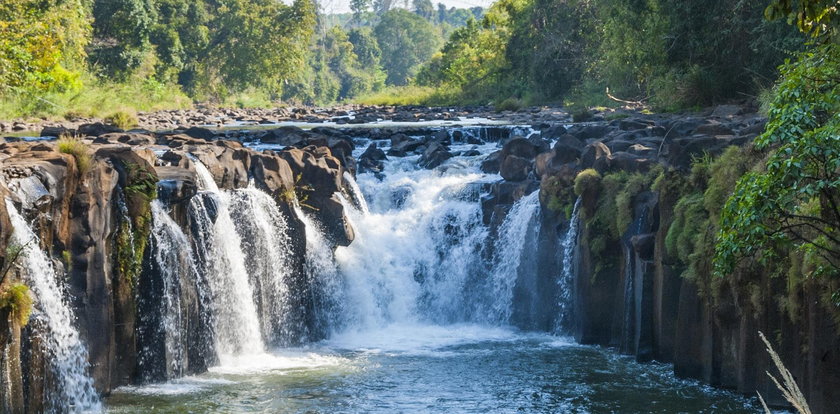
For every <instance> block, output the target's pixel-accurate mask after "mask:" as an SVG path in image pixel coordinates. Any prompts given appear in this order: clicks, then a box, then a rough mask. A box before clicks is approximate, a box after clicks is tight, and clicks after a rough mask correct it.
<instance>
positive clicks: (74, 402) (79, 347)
mask: <svg viewBox="0 0 840 414" xmlns="http://www.w3.org/2000/svg"><path fill="white" fill-rule="evenodd" d="M6 209H7V210H8V212H9V218H10V219H11V223H12V228H13V229H14V230H13V232H12V243H14V244H17V245H19V246H22V248H23V251H22V254H21V256H20V260H21V267H22V268H23V269H24V273H25V276H24V278H25V281H26V282H27V284H28V285H29V286H30V287H31V288H32V290H33V292H34V293H35V297H36V300H35V309H34V316H35V317H36V318H39V319H40V320H42V321H43V322H44V325H45V326H46V328H47V332H46V336H45V338H44V339H45V341H44V342H45V343H46V348H47V350H48V352H49V355H48V359H49V364H50V366H51V369H52V371H53V375H54V376H55V378H56V381H57V383H56V384H55V389H50V390H48V391H46V395H47V399H48V401H47V407H48V410H49V411H50V412H56V413H63V412H68V413H83V412H99V411H101V410H102V406H101V403H100V401H99V396H98V394H97V392H96V390H95V389H94V388H93V379H92V378H91V377H90V375H89V374H88V368H89V364H88V353H87V349H86V348H85V346H84V344H83V343H82V341H81V339H80V338H79V332H78V331H77V330H76V328H75V327H74V317H73V314H72V311H71V309H70V306H69V305H68V304H67V300H66V298H65V293H64V287H63V286H61V285H60V284H59V281H60V280H62V277H61V276H60V275H58V274H57V273H56V271H55V269H54V267H53V263H52V260H50V258H49V256H48V255H47V253H46V252H44V251H43V250H41V248H40V247H39V241H38V237H37V236H36V235H35V233H34V232H33V231H32V229H31V228H30V226H29V223H27V222H26V220H25V219H24V218H23V216H21V215H20V213H18V211H17V209H16V208H15V206H14V204H13V203H12V202H11V201H9V200H6Z"/></svg>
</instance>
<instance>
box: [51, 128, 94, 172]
mask: <svg viewBox="0 0 840 414" xmlns="http://www.w3.org/2000/svg"><path fill="white" fill-rule="evenodd" d="M57 145H58V152H61V153H64V154H70V155H72V156H73V158H75V159H76V167H78V168H79V173H80V174H81V175H84V174H85V173H87V172H88V171H89V170H90V167H91V165H92V164H93V157H92V156H91V154H90V148H88V145H87V144H85V143H84V142H82V140H80V139H78V138H71V137H67V136H63V137H61V138H59V139H58V142H57Z"/></svg>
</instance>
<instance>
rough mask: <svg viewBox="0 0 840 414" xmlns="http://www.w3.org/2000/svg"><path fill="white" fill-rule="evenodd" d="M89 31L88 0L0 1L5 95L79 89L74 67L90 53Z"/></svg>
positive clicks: (0, 83)
mask: <svg viewBox="0 0 840 414" xmlns="http://www.w3.org/2000/svg"><path fill="white" fill-rule="evenodd" d="M56 28H61V30H56ZM89 36H90V26H89V25H88V23H87V12H86V8H85V7H84V2H83V1H82V0H15V1H3V2H0V96H16V95H21V94H22V95H23V96H28V97H30V98H31V97H32V96H33V95H36V96H37V94H39V93H43V92H45V91H63V90H70V89H75V88H78V86H79V85H78V81H77V79H78V74H76V73H74V72H72V71H71V70H68V68H70V69H73V67H72V66H73V62H76V61H78V60H80V59H82V58H84V55H85V52H84V47H85V45H86V44H87V42H88V40H89ZM68 63H69V64H70V65H69V66H68Z"/></svg>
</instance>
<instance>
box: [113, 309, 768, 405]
mask: <svg viewBox="0 0 840 414" xmlns="http://www.w3.org/2000/svg"><path fill="white" fill-rule="evenodd" d="M107 404H108V406H109V412H113V413H148V412H154V413H204V412H213V413H287V412H288V413H359V412H365V413H369V412H377V413H396V412H406V413H417V412H428V413H486V412H493V413H611V412H616V413H681V412H685V413H757V412H759V411H758V410H757V407H756V406H754V405H752V403H751V401H748V400H746V399H744V398H741V397H739V396H735V395H733V394H730V393H727V392H723V391H718V390H714V389H711V388H710V387H705V386H702V385H700V384H698V383H695V382H692V381H682V380H678V379H675V378H674V377H673V376H672V375H671V374H670V369H669V367H667V366H665V365H657V364H638V363H636V362H634V361H633V360H632V359H630V358H628V357H622V356H616V355H614V354H613V353H612V351H609V350H604V349H599V348H595V347H588V346H580V345H575V344H574V343H573V342H572V341H571V340H567V339H564V338H561V337H554V336H549V335H543V334H524V333H518V332H515V331H512V330H508V329H504V328H495V327H494V328H485V327H480V326H475V325H456V326H450V327H440V326H424V325H405V326H389V327H386V328H382V329H378V330H373V331H365V332H349V333H345V334H341V335H337V336H335V337H333V338H332V339H330V340H329V341H326V342H322V343H319V344H316V345H313V346H312V347H309V348H302V349H294V350H282V351H277V352H273V353H269V354H263V355H256V356H248V357H243V358H241V359H239V360H235V361H230V362H229V364H227V365H224V366H221V367H216V368H213V369H211V371H210V372H209V373H207V374H203V375H200V376H197V377H187V378H182V379H179V380H175V381H171V382H169V383H166V384H155V385H149V386H139V387H124V388H120V389H118V390H117V391H116V392H114V394H113V395H112V396H111V397H110V398H109V399H108V400H107Z"/></svg>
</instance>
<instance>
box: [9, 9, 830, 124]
mask: <svg viewBox="0 0 840 414" xmlns="http://www.w3.org/2000/svg"><path fill="white" fill-rule="evenodd" d="M816 3H822V2H816ZM804 4H805V5H804V6H803V7H806V8H807V9H809V10H810V9H811V8H812V6H811V5H810V2H805V3H804ZM826 4H828V3H826ZM797 7H800V3H797V2H793V3H791V2H786V1H779V2H776V3H774V5H773V6H771V7H770V8H768V3H767V1H766V0H714V1H711V2H707V1H688V2H683V1H674V0H634V1H615V0H500V1H497V2H496V3H494V4H493V5H492V6H491V7H489V8H488V9H486V10H485V9H482V8H480V7H475V8H472V9H457V8H454V7H453V8H447V7H446V6H445V5H443V4H438V5H437V6H435V5H433V4H432V2H431V1H430V0H414V1H413V2H412V3H411V4H408V3H406V4H400V5H397V4H396V3H395V2H391V1H384V0H376V1H373V2H372V1H370V0H353V1H352V2H351V9H352V13H344V14H325V13H323V12H321V11H320V7H319V5H318V4H317V2H313V1H310V0H297V1H295V2H293V3H291V4H284V3H283V2H278V1H273V0H225V1H219V0H202V1H197V2H190V1H184V0H156V1H153V0H115V1H110V0H108V1H106V0H92V1H87V0H49V1H36V0H22V1H16V2H4V3H3V4H2V5H0V34H2V40H0V42H2V44H0V94H2V96H3V98H4V99H3V105H2V106H0V117H1V118H13V117H20V116H26V115H48V116H54V117H60V116H62V115H64V114H65V113H69V115H74V114H77V113H78V114H80V115H101V116H104V115H107V114H105V113H101V112H102V111H103V110H104V108H106V107H111V108H125V109H127V110H133V111H136V110H153V109H165V108H183V107H188V106H190V105H192V104H193V103H210V104H215V105H220V106H239V107H248V106H272V105H277V104H284V105H288V104H308V105H329V104H334V103H338V102H359V103H369V104H377V103H382V104H431V105H434V104H437V105H443V104H447V105H451V104H494V105H497V106H499V107H500V108H505V107H506V108H510V109H516V108H518V107H521V106H523V105H532V104H547V103H551V104H561V105H563V104H566V105H572V106H574V105H577V106H587V105H588V106H593V105H601V106H603V105H607V106H609V105H616V104H617V103H618V102H619V101H626V102H642V103H645V104H647V105H650V106H651V107H652V108H654V109H655V110H659V111H675V110H681V109H689V108H696V107H701V106H705V105H711V104H714V103H720V102H726V101H732V100H740V101H746V100H752V101H759V100H761V99H764V101H765V102H766V101H768V100H769V99H770V98H769V93H770V90H771V88H772V86H773V85H774V83H775V81H776V79H777V77H778V74H779V71H778V67H779V65H781V64H782V63H784V62H785V60H787V59H794V60H795V59H796V57H797V56H800V55H799V54H800V53H803V52H804V50H805V49H806V45H810V47H812V48H815V47H817V46H819V45H818V44H817V43H819V44H822V43H825V42H821V41H814V40H809V39H808V38H807V36H806V35H804V34H803V33H802V31H801V30H797V27H796V25H792V24H789V23H792V20H793V19H795V18H796V16H798V15H800V14H797V12H796V11H795V10H794V9H795V8H797ZM814 7H816V8H817V9H818V8H819V5H817V6H814ZM786 10H794V11H792V12H791V17H788V15H787V14H786ZM814 16H816V17H815V18H820V19H826V17H825V16H819V15H817V14H814ZM803 18H806V19H807V16H803ZM803 24H804V23H803ZM821 24H822V25H827V27H826V28H822V29H820V30H819V31H817V30H816V29H813V28H811V29H809V28H808V27H809V26H803V25H802V24H800V28H802V29H804V30H805V31H807V32H809V33H811V34H814V35H817V36H818V37H819V38H825V37H830V36H831V35H830V32H831V27H830V25H831V22H830V21H829V22H821Z"/></svg>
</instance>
